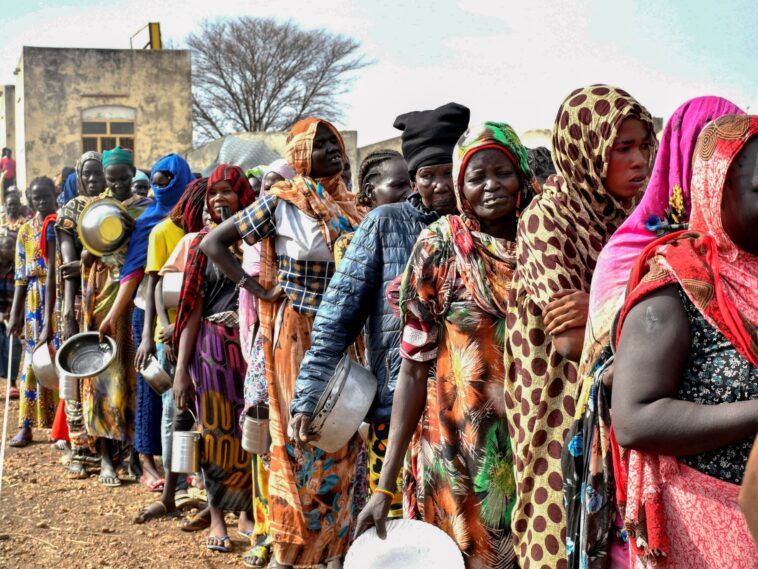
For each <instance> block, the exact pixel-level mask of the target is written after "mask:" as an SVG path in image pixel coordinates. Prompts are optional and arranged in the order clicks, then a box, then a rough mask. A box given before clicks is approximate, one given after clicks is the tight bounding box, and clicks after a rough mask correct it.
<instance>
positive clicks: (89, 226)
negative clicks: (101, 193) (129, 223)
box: [77, 198, 129, 257]
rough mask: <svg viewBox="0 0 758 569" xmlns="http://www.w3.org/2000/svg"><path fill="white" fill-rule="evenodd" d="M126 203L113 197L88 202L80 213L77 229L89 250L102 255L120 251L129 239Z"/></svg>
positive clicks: (83, 243)
mask: <svg viewBox="0 0 758 569" xmlns="http://www.w3.org/2000/svg"><path fill="white" fill-rule="evenodd" d="M125 215H129V214H128V213H127V211H126V208H125V207H124V205H123V204H122V203H121V202H120V201H118V200H114V199H113V198H99V199H96V200H94V201H91V202H90V203H88V204H87V205H86V206H85V207H84V209H83V210H82V213H81V214H80V215H79V223H78V225H77V231H78V233H79V239H80V240H81V242H82V245H83V246H84V248H85V249H87V251H89V252H90V253H92V254H93V255H96V256H98V257H102V256H103V255H108V254H110V253H114V252H115V251H118V250H119V249H120V248H121V246H122V245H124V243H126V241H127V240H128V239H129V232H128V230H127V227H126V224H125V223H124V216H125Z"/></svg>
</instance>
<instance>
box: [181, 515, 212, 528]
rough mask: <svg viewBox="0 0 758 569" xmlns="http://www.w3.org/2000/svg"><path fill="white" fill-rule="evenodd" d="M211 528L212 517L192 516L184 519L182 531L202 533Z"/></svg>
mask: <svg viewBox="0 0 758 569" xmlns="http://www.w3.org/2000/svg"><path fill="white" fill-rule="evenodd" d="M209 527H211V520H210V516H209V517H207V518H206V517H205V516H201V515H198V514H195V515H194V516H190V517H188V518H185V519H184V521H183V522H182V526H181V529H182V531H186V532H192V531H202V530H204V529H208V528H209Z"/></svg>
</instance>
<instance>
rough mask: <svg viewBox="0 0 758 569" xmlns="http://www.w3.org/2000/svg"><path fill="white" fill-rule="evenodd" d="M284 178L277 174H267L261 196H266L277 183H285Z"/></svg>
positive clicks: (264, 177) (262, 185)
mask: <svg viewBox="0 0 758 569" xmlns="http://www.w3.org/2000/svg"><path fill="white" fill-rule="evenodd" d="M283 181H284V176H280V175H279V174H277V173H276V172H267V173H266V175H265V176H263V184H261V194H263V195H265V194H266V192H268V191H269V190H270V189H271V186H273V185H274V184H276V183H277V182H283Z"/></svg>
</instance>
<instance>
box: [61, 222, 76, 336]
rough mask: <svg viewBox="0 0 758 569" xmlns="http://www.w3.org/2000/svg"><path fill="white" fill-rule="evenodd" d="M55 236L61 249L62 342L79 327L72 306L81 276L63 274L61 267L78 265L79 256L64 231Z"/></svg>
mask: <svg viewBox="0 0 758 569" xmlns="http://www.w3.org/2000/svg"><path fill="white" fill-rule="evenodd" d="M55 233H56V236H57V238H58V242H59V243H60V248H61V262H62V265H61V278H62V279H63V306H62V307H61V308H62V310H61V313H62V314H63V322H62V332H63V338H62V339H63V340H67V339H68V338H70V337H71V336H73V335H74V334H76V333H77V332H79V325H78V323H77V321H76V314H75V312H74V305H75V304H76V293H77V292H79V288H80V286H81V275H80V274H75V273H72V274H70V275H66V274H64V273H63V267H64V266H65V265H67V264H69V263H71V264H75V263H79V262H80V260H79V255H78V254H77V252H76V245H75V244H74V238H73V237H72V236H71V235H69V234H68V233H66V232H64V231H58V230H56V232H55Z"/></svg>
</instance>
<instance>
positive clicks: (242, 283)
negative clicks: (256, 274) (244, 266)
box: [234, 275, 247, 290]
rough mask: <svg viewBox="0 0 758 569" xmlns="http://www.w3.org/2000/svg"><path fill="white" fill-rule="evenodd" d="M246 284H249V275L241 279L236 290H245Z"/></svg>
mask: <svg viewBox="0 0 758 569" xmlns="http://www.w3.org/2000/svg"><path fill="white" fill-rule="evenodd" d="M246 282H247V275H243V276H242V278H241V279H240V280H239V282H238V283H237V286H235V287H234V288H235V289H236V290H240V289H243V288H245V283H246Z"/></svg>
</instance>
